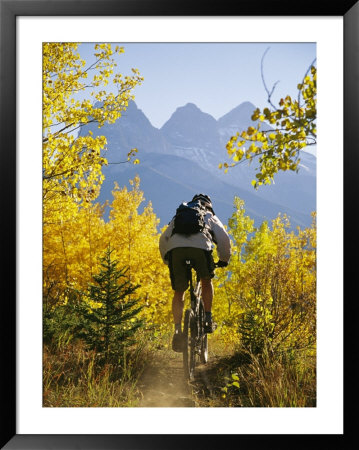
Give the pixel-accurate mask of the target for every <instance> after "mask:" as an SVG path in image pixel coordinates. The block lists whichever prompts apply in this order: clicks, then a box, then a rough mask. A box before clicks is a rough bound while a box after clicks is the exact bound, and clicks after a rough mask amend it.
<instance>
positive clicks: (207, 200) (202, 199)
mask: <svg viewBox="0 0 359 450" xmlns="http://www.w3.org/2000/svg"><path fill="white" fill-rule="evenodd" d="M197 200H198V201H200V202H201V203H202V205H203V206H205V207H206V208H207V209H208V210H209V211H211V213H212V214H213V215H215V214H214V211H213V207H212V201H211V199H210V197H209V196H208V195H206V194H196V195H194V197H193V198H192V202H195V201H197Z"/></svg>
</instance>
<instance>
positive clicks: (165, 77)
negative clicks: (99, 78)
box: [79, 42, 316, 128]
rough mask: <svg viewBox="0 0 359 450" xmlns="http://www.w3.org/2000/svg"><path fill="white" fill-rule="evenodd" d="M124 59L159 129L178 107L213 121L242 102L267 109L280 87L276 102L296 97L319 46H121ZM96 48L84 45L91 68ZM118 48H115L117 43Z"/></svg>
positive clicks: (121, 64) (138, 98) (123, 67)
mask: <svg viewBox="0 0 359 450" xmlns="http://www.w3.org/2000/svg"><path fill="white" fill-rule="evenodd" d="M118 44H119V45H121V46H123V47H124V49H125V53H123V54H122V55H121V56H119V58H118V67H117V69H118V70H119V71H120V72H121V73H122V74H123V75H127V74H130V72H131V68H132V67H134V68H137V69H138V70H139V71H140V74H141V75H142V76H143V77H144V81H143V83H142V85H141V86H138V87H136V88H135V90H134V94H135V102H136V104H137V106H138V107H139V108H140V109H141V110H142V111H143V112H144V114H145V115H146V116H147V118H148V119H149V120H150V122H151V123H152V125H153V126H155V127H157V128H160V127H161V126H162V125H163V124H164V123H165V122H166V121H167V120H168V119H169V118H170V116H171V115H172V114H173V112H174V111H175V110H176V109H177V108H178V107H179V106H183V105H185V104H186V103H188V102H191V103H195V104H196V105H197V106H198V107H199V108H200V109H201V110H202V111H203V112H206V113H208V114H211V115H212V116H213V117H214V118H215V119H219V118H220V117H221V116H223V115H224V114H226V113H227V112H229V111H230V110H231V109H233V108H235V107H236V106H238V105H239V104H240V103H242V102H244V101H250V102H252V103H253V104H254V105H255V106H258V107H260V108H264V107H266V106H267V96H266V92H265V89H264V86H263V82H262V78H261V59H262V56H263V54H264V52H265V51H266V49H267V48H268V47H270V48H269V50H268V52H267V53H266V56H265V58H264V66H263V68H264V76H265V81H266V84H267V87H268V88H269V89H271V88H272V86H273V85H274V83H276V82H277V81H279V83H278V84H277V86H276V88H275V91H274V94H273V97H272V100H273V103H274V104H277V103H278V101H279V100H280V98H281V97H283V96H286V95H287V94H289V95H295V94H296V86H297V84H298V83H299V82H300V81H301V80H302V78H303V76H304V74H305V72H306V70H307V69H308V67H309V66H310V64H311V63H312V62H313V60H314V59H315V58H316V44H315V43H272V42H264V43H207V42H206V43H147V42H145V43H126V42H125V43H118ZM93 45H94V44H93V43H88V44H87V43H83V44H81V45H80V47H79V50H80V54H81V56H82V57H83V58H84V59H85V60H86V62H90V61H91V59H92V58H93V56H91V55H93ZM114 45H117V43H114Z"/></svg>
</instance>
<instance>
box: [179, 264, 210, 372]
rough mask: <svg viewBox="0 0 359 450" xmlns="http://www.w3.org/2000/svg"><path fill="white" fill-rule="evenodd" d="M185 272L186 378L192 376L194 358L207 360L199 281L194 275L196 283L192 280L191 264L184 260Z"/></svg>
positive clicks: (184, 361) (184, 355)
mask: <svg viewBox="0 0 359 450" xmlns="http://www.w3.org/2000/svg"><path fill="white" fill-rule="evenodd" d="M186 265H187V271H188V272H187V273H188V279H189V291H190V309H187V310H186V312H185V318H184V327H183V329H184V334H185V336H186V344H185V348H184V352H183V363H184V369H185V375H186V378H188V379H192V378H193V377H194V369H195V366H196V358H197V357H198V356H199V358H200V360H201V362H202V363H206V362H207V357H208V343H207V335H206V334H205V333H204V305H203V300H202V298H201V292H202V287H201V282H200V280H199V278H198V275H197V277H196V283H194V282H193V272H192V268H193V264H192V263H191V261H186Z"/></svg>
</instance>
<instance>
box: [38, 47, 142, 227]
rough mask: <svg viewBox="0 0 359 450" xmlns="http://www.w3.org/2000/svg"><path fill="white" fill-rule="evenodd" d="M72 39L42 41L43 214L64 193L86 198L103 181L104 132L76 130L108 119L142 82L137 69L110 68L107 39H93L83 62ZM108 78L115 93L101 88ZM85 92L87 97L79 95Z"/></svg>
mask: <svg viewBox="0 0 359 450" xmlns="http://www.w3.org/2000/svg"><path fill="white" fill-rule="evenodd" d="M79 45H80V44H77V43H61V42H52V43H44V44H43V202H44V219H45V220H48V219H47V216H48V214H51V213H54V214H56V212H57V211H58V210H59V208H60V207H61V203H62V200H63V199H64V198H65V197H68V196H69V197H71V198H72V199H73V200H74V201H75V202H78V203H84V202H90V201H92V200H94V199H96V197H97V196H98V193H99V188H100V185H101V183H102V181H103V175H102V172H101V168H102V166H103V165H104V164H106V163H107V161H106V159H105V158H103V157H102V156H101V150H102V149H104V148H105V146H106V138H105V137H104V136H97V137H93V136H92V135H91V133H90V132H89V133H88V134H87V135H81V133H80V130H81V128H82V127H83V126H84V125H86V124H88V123H90V122H96V123H98V126H99V127H101V126H103V125H104V124H105V123H114V122H115V121H116V120H117V119H118V118H120V117H121V115H122V113H123V112H124V111H125V110H126V108H127V105H128V102H129V100H131V99H132V98H133V94H132V91H133V89H134V88H135V86H137V85H139V84H140V83H141V82H142V77H141V76H140V75H139V73H138V70H137V69H133V72H132V75H131V76H126V77H125V78H123V77H122V75H121V74H119V73H115V67H116V65H117V64H116V59H115V57H116V54H120V53H122V52H123V49H122V48H116V49H115V50H112V47H111V45H110V44H96V45H95V48H94V56H95V61H94V62H93V63H92V64H91V65H88V66H86V62H85V61H84V60H83V59H81V57H80V55H79V53H78V47H79ZM110 82H111V83H112V84H113V85H114V87H115V89H116V92H117V93H116V95H114V94H113V93H111V92H107V91H106V90H105V89H104V88H105V87H106V86H107V85H108V84H109V83H110ZM86 93H87V94H88V96H89V97H88V98H84V96H85V95H86Z"/></svg>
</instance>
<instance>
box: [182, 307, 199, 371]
mask: <svg viewBox="0 0 359 450" xmlns="http://www.w3.org/2000/svg"><path fill="white" fill-rule="evenodd" d="M193 320H194V317H193V312H192V310H190V309H187V310H186V312H185V315H184V323H183V337H184V342H183V370H184V375H185V378H186V379H187V380H192V379H193V378H194V368H195V364H196V355H195V337H194V335H193V334H194V327H193Z"/></svg>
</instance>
